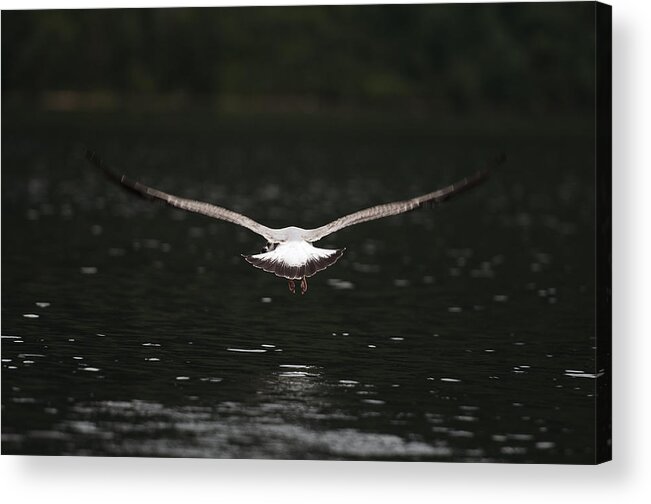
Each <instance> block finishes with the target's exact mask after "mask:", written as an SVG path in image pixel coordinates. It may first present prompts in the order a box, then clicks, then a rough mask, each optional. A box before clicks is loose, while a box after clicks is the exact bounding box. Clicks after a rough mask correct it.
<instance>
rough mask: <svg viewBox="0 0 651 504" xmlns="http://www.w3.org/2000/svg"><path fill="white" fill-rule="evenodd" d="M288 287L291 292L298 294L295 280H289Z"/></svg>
mask: <svg viewBox="0 0 651 504" xmlns="http://www.w3.org/2000/svg"><path fill="white" fill-rule="evenodd" d="M287 286H288V287H289V292H291V293H292V294H296V285H295V284H294V280H287Z"/></svg>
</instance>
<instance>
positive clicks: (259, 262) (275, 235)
mask: <svg viewBox="0 0 651 504" xmlns="http://www.w3.org/2000/svg"><path fill="white" fill-rule="evenodd" d="M86 158H87V159H88V161H90V162H91V163H92V164H93V165H95V166H96V167H97V168H99V169H100V170H101V171H102V172H104V174H105V175H106V176H107V177H108V178H109V179H110V180H111V181H113V182H115V183H117V184H118V185H120V186H122V187H123V188H124V189H126V190H128V191H130V192H132V193H135V194H136V195H138V196H140V197H143V198H145V199H148V200H153V201H161V202H163V203H166V204H168V205H170V206H173V207H176V208H180V209H182V210H186V211H188V212H193V213H198V214H202V215H206V216H208V217H212V218H214V219H220V220H224V221H227V222H231V223H233V224H237V225H239V226H242V227H245V228H246V229H248V230H250V231H253V232H254V233H256V234H258V235H260V236H262V237H263V238H264V239H265V240H267V245H266V246H265V248H264V249H263V250H262V252H260V253H259V254H252V255H244V254H242V257H243V258H244V259H245V260H246V261H247V262H248V263H250V264H251V265H253V266H255V267H256V268H259V269H261V270H263V271H266V272H269V273H273V274H275V275H276V276H278V277H281V278H285V279H287V281H288V286H289V290H290V292H291V293H292V294H293V293H295V292H296V285H295V283H294V281H295V280H300V286H301V294H305V293H306V292H307V279H308V278H309V277H311V276H313V275H315V274H316V273H318V272H319V271H323V270H324V269H326V268H328V267H330V266H332V265H333V264H334V263H336V262H337V260H338V259H339V258H340V257H341V256H342V255H343V253H344V251H345V250H346V249H345V248H341V249H324V248H318V247H315V246H314V245H313V243H314V242H317V241H319V240H321V239H323V238H325V237H326V236H329V235H331V234H332V233H335V232H337V231H340V230H341V229H344V228H347V227H349V226H354V225H355V224H361V223H362V222H368V221H372V220H376V219H381V218H383V217H389V216H391V215H399V214H402V213H406V212H410V211H412V210H416V209H417V208H423V207H433V206H435V205H438V204H440V203H443V202H444V201H446V200H448V199H450V198H451V197H452V196H455V195H457V194H459V193H461V192H464V191H466V190H468V189H470V188H472V187H475V186H477V185H478V184H479V183H481V182H483V181H484V180H485V179H486V178H487V177H488V175H489V174H490V172H491V170H492V169H493V168H494V167H495V166H496V165H498V164H500V163H502V162H503V161H504V159H505V156H504V154H502V155H500V156H499V157H498V158H496V159H495V161H494V162H493V166H490V167H487V168H484V169H481V170H479V171H477V172H475V173H474V174H473V175H470V176H468V177H465V178H463V179H461V180H459V181H458V182H455V183H454V184H450V185H448V186H446V187H443V188H442V189H437V190H436V191H433V192H430V193H427V194H423V195H422V196H416V197H415V198H411V199H407V200H403V201H394V202H393V203H385V204H383V205H377V206H373V207H370V208H366V209H364V210H359V211H357V212H353V213H351V214H348V215H344V216H343V217H340V218H338V219H336V220H334V221H332V222H330V223H328V224H325V225H324V226H321V227H317V228H314V229H303V228H300V227H296V226H289V227H284V228H280V229H274V228H270V227H267V226H264V225H262V224H260V223H258V222H256V221H254V220H253V219H250V218H249V217H246V216H244V215H242V214H239V213H237V212H233V211H232V210H228V209H226V208H222V207H220V206H217V205H213V204H211V203H205V202H203V201H196V200H191V199H186V198H181V197H179V196H174V195H172V194H168V193H165V192H163V191H159V190H158V189H154V188H153V187H149V186H146V185H145V184H142V183H140V182H137V181H135V180H132V179H130V178H128V177H127V176H126V175H119V174H118V173H117V172H115V171H113V170H112V169H111V168H109V167H108V166H107V165H106V163H104V162H103V161H102V160H101V159H100V158H99V157H98V155H97V154H96V153H95V152H94V151H91V150H87V151H86Z"/></svg>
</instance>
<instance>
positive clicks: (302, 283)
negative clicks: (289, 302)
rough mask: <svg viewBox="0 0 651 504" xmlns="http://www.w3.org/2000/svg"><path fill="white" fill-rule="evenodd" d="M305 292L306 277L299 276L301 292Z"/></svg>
mask: <svg viewBox="0 0 651 504" xmlns="http://www.w3.org/2000/svg"><path fill="white" fill-rule="evenodd" d="M306 292H307V277H303V278H301V294H305V293H306Z"/></svg>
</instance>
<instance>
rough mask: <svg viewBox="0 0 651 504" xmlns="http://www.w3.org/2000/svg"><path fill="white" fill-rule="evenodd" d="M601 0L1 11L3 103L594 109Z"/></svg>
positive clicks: (415, 110)
mask: <svg viewBox="0 0 651 504" xmlns="http://www.w3.org/2000/svg"><path fill="white" fill-rule="evenodd" d="M594 9H595V5H594V3H592V2H576V3H544V4H524V3H516V4H485V5H472V4H466V5H459V4H456V5H419V6H410V5H400V6H306V7H270V8H263V7H256V8H178V9H120V10H51V11H13V12H12V11H9V12H7V11H5V12H3V13H2V98H3V108H4V109H7V107H9V108H12V107H14V106H16V107H24V106H29V107H42V108H45V109H55V110H74V109H116V108H135V109H140V108H143V109H154V110H169V109H172V110H184V109H187V108H192V107H195V108H206V107H209V108H211V109H214V110H215V111H217V112H227V113H241V112H244V113H248V112H265V113H266V112H283V113H286V112H290V113H294V112H297V113H301V114H302V113H315V112H330V111H352V112H360V111H377V110H395V111H399V112H400V113H401V114H405V115H428V114H450V115H456V114H472V115H476V114H485V113H492V114H496V115H497V117H499V116H504V115H511V116H512V115H529V114H535V115H540V114H543V115H545V114H563V115H568V114H579V115H581V114H583V113H589V112H590V111H591V110H592V107H593V103H594V58H593V57H592V56H593V55H594V38H593V37H591V36H590V34H591V33H593V25H594Z"/></svg>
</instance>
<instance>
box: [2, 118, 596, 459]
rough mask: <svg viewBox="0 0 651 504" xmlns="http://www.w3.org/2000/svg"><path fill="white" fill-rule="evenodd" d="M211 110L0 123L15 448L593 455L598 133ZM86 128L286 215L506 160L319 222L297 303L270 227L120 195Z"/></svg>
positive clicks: (186, 185)
mask: <svg viewBox="0 0 651 504" xmlns="http://www.w3.org/2000/svg"><path fill="white" fill-rule="evenodd" d="M202 121H203V122H199V121H198V122H197V123H195V122H194V121H192V120H189V119H187V118H185V119H183V120H181V119H179V118H178V117H156V118H143V117H133V118H121V119H119V118H116V117H113V116H109V115H106V114H105V115H99V116H69V115H56V114H55V115H50V116H46V117H34V118H31V119H30V118H24V117H23V118H21V119H20V123H19V122H18V120H17V119H16V120H13V119H11V118H9V119H8V118H7V117H3V136H2V239H3V240H2V243H3V244H2V452H3V453H5V454H52V455H55V454H66V455H118V456H125V455H126V456H130V455H133V456H182V457H183V456H189V457H236V458H254V457H260V458H297V459H302V458H320V459H394V460H440V461H494V462H543V463H548V462H549V463H551V462H557V463H558V462H561V463H588V462H592V461H593V458H594V450H593V443H594V436H595V429H594V406H595V397H594V393H595V379H594V378H595V373H597V370H595V368H594V365H595V364H594V362H595V361H594V345H595V341H594V338H593V335H594V324H595V322H594V295H595V285H594V278H593V271H594V266H595V263H594V247H593V241H592V236H593V231H594V224H593V220H594V211H593V209H594V183H593V166H594V163H593V160H594V154H593V149H594V143H593V140H592V139H591V137H590V136H589V135H587V134H586V135H583V134H580V132H576V133H575V132H573V131H572V128H564V129H562V131H560V130H559V128H557V127H556V126H555V125H550V126H549V127H548V128H547V131H546V132H545V133H544V134H528V133H526V132H521V133H520V134H516V133H513V132H512V133H511V134H508V135H506V134H505V135H500V134H499V133H495V132H491V131H490V130H489V128H488V127H487V130H488V131H487V132H486V133H481V132H475V133H473V134H467V133H463V130H459V131H452V132H447V133H445V132H441V131H437V130H434V129H429V130H428V129H427V128H417V127H415V128H404V127H399V126H397V125H392V126H390V127H388V128H384V127H377V126H373V127H370V128H364V127H361V126H359V125H357V126H355V127H353V126H351V125H346V124H341V125H336V127H334V126H333V125H332V124H328V125H322V124H319V123H310V124H307V125H303V124H301V123H300V122H293V123H286V124H285V123H281V124H280V126H279V127H274V126H273V125H269V124H266V125H264V124H262V125H261V124H258V122H257V121H256V120H254V119H253V118H252V119H251V120H250V121H243V120H240V121H235V122H234V123H233V124H229V122H228V121H221V122H220V123H215V124H212V123H211V122H210V120H208V119H206V118H203V119H202ZM281 126H282V127H281ZM80 141H81V142H84V143H86V144H90V145H92V147H94V148H96V149H97V150H98V151H99V152H100V153H101V154H102V155H103V156H104V157H105V158H106V160H107V161H108V162H109V163H110V164H112V165H114V166H115V167H117V168H120V169H124V171H126V172H127V173H129V174H130V175H132V176H133V177H134V178H138V179H140V180H142V181H144V182H146V183H149V184H151V185H153V186H154V187H158V188H161V189H163V190H167V191H169V192H172V193H174V194H178V195H183V196H188V197H195V198H200V199H204V200H207V201H212V202H216V203H219V204H221V205H223V206H226V207H228V208H232V209H234V210H238V211H241V212H244V213H245V214H247V215H249V216H250V217H252V218H254V219H256V220H259V221H261V222H262V223H264V224H267V225H270V226H273V227H281V226H285V225H291V224H293V225H299V226H303V227H315V226H318V225H321V224H324V223H326V222H328V221H330V220H332V219H334V218H336V217H338V216H340V215H342V214H344V213H347V212H350V211H354V210H357V209H359V208H363V207H364V206H368V205H372V204H378V203H383V202H386V201H392V200H395V199H402V198H407V197H412V196H415V195H417V194H420V193H423V192H429V191H431V190H434V189H435V188H437V187H439V186H441V185H444V184H447V183H449V182H452V181H454V180H455V179H457V178H459V177H461V176H463V175H466V174H470V173H472V172H473V171H474V170H475V169H476V168H477V167H478V166H479V165H481V164H482V163H484V162H485V161H486V159H488V158H489V157H491V156H494V155H495V154H496V153H498V152H499V151H501V150H504V151H505V152H506V153H507V156H508V163H507V165H505V166H504V167H503V168H502V169H500V170H499V171H498V172H497V173H496V174H495V175H494V177H492V178H491V179H490V180H489V181H488V182H487V183H486V184H484V185H482V186H481V187H479V188H477V189H475V190H474V191H473V192H472V193H468V194H466V195H463V196H460V197H459V199H458V200H452V201H450V202H449V203H446V204H445V205H443V206H441V207H439V208H436V209H433V210H425V211H418V212H414V213H411V214H408V215H404V216H398V217H392V218H389V219H386V220H382V221H377V222H372V223H367V224H362V225H359V226H355V227H353V228H349V229H346V230H343V231H340V232H338V233H337V234H335V235H332V236H329V237H328V238H326V239H325V240H323V241H322V242H320V243H319V245H320V246H323V247H326V248H335V247H336V248H340V247H347V251H346V253H345V254H344V256H343V258H342V259H341V260H340V261H339V262H338V263H337V264H336V265H334V266H333V267H331V268H329V269H328V270H326V271H324V272H321V273H319V274H317V275H316V276H315V277H313V278H312V279H311V282H310V288H309V291H308V293H307V295H305V296H300V295H291V294H290V293H289V291H288V290H287V284H286V282H285V281H283V280H280V279H278V278H275V277H274V276H272V275H270V274H267V273H263V272H261V271H259V270H256V269H254V268H252V267H251V266H250V265H248V264H247V263H246V262H245V261H244V260H243V259H242V258H241V257H240V254H241V253H251V252H258V251H259V250H260V249H261V248H262V246H263V245H264V243H263V241H262V239H261V238H260V237H257V236H256V235H254V234H252V233H250V232H248V231H247V230H244V229H241V228H238V227H236V226H233V225H231V224H228V223H224V222H219V221H213V220H211V219H208V218H205V217H202V216H195V215H189V214H185V213H183V212H181V211H178V210H174V209H170V208H166V207H163V206H158V205H152V204H151V203H147V202H143V201H141V200H138V199H137V198H134V197H132V196H131V195H129V194H126V193H123V192H121V191H120V190H119V189H118V188H116V187H115V186H113V185H110V184H108V183H107V182H106V181H105V180H104V179H103V178H101V177H100V176H99V175H98V174H97V173H96V172H95V171H93V169H92V168H90V167H89V166H87V164H86V163H85V162H84V161H83V160H82V159H81V158H80V156H79V151H78V150H77V148H78V147H79V146H78V145H76V142H80Z"/></svg>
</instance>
